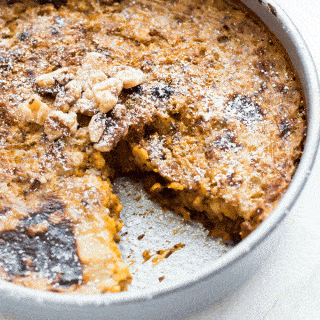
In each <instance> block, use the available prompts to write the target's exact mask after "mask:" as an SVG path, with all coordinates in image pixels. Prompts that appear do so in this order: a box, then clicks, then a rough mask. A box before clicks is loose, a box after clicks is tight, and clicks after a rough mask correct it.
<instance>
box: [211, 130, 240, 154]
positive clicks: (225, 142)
mask: <svg viewBox="0 0 320 320" xmlns="http://www.w3.org/2000/svg"><path fill="white" fill-rule="evenodd" d="M235 141H236V137H235V135H234V133H233V132H231V131H229V130H227V131H225V132H224V133H223V134H222V135H221V136H219V137H218V138H217V139H216V140H214V142H213V146H214V147H216V148H217V149H219V150H222V151H228V150H231V149H234V148H236V147H237V144H236V143H235Z"/></svg>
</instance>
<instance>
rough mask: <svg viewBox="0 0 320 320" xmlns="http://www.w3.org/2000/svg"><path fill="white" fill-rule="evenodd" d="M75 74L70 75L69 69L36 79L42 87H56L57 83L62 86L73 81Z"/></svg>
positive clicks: (62, 69)
mask: <svg viewBox="0 0 320 320" xmlns="http://www.w3.org/2000/svg"><path fill="white" fill-rule="evenodd" d="M73 77H74V76H73V74H71V73H69V68H61V69H58V70H55V71H53V72H50V73H46V74H43V75H41V76H38V77H37V78H36V83H37V84H38V86H40V87H45V88H47V87H50V86H54V85H55V84H56V82H58V83H59V84H61V85H66V84H67V83H68V82H69V81H70V80H72V79H73Z"/></svg>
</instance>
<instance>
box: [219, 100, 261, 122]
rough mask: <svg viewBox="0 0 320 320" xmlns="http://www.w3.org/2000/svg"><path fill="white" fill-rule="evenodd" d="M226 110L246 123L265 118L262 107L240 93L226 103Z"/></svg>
mask: <svg viewBox="0 0 320 320" xmlns="http://www.w3.org/2000/svg"><path fill="white" fill-rule="evenodd" d="M225 110H226V113H227V114H228V115H230V116H234V117H235V118H236V119H238V120H239V121H241V122H242V123H244V124H246V125H250V124H252V123H253V122H256V121H261V120H263V113H262V111H261V109H260V107H259V106H258V105H257V104H256V103H255V102H253V101H252V100H251V99H250V98H249V97H245V96H242V95H240V94H237V95H235V96H234V97H233V98H232V99H231V100H230V101H229V102H228V103H227V104H226V108H225Z"/></svg>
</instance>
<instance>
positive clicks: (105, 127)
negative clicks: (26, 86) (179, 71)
mask: <svg viewBox="0 0 320 320" xmlns="http://www.w3.org/2000/svg"><path fill="white" fill-rule="evenodd" d="M71 71H72V72H71ZM145 79H146V77H145V75H144V73H143V72H142V71H141V70H139V69H135V68H132V67H128V66H118V67H114V68H111V67H110V66H109V63H108V61H107V58H106V57H105V56H103V55H101V54H100V53H97V52H90V53H88V54H87V55H86V56H85V57H84V58H83V60H82V65H81V66H80V67H79V68H78V70H76V69H75V68H73V69H72V68H61V69H58V70H55V71H53V72H51V73H47V74H44V75H41V76H39V77H37V78H36V83H37V85H38V86H39V87H42V88H45V89H46V90H50V89H51V88H54V87H55V86H57V85H58V86H60V87H59V88H60V89H61V90H59V91H58V93H57V94H56V96H55V101H54V103H53V107H54V108H55V109H56V110H55V111H51V109H50V108H49V107H47V106H46V105H44V106H43V109H42V112H41V113H39V114H38V113H37V114H35V112H34V111H32V110H33V109H36V110H38V109H39V108H40V107H39V106H40V97H39V96H37V97H36V98H37V99H36V100H35V101H36V105H35V106H33V105H32V107H31V108H30V106H29V107H28V104H26V105H22V106H21V109H22V113H24V114H25V117H26V118H27V120H28V121H34V122H37V123H39V124H44V130H45V133H46V134H47V136H48V139H49V140H55V139H58V138H60V137H61V136H63V135H70V134H71V135H72V134H74V133H75V132H76V130H77V125H78V123H77V116H76V113H81V114H84V115H86V116H92V119H91V121H90V124H89V127H88V130H89V136H90V140H91V142H93V143H96V144H95V146H94V147H95V148H96V149H97V150H99V151H103V152H106V151H109V150H110V149H111V148H112V147H113V146H114V145H115V144H116V143H117V142H118V141H119V139H120V138H121V137H122V136H124V135H126V133H127V131H128V126H129V124H128V123H126V121H125V118H126V107H125V106H119V107H118V108H117V112H116V113H115V114H114V115H113V116H112V117H106V116H103V114H106V113H107V112H109V111H110V110H112V109H113V108H114V107H115V106H116V105H117V103H118V97H119V95H120V93H121V91H122V89H123V88H125V89H129V88H132V87H134V86H137V85H140V84H141V83H142V82H144V81H145ZM27 107H28V108H29V109H31V110H29V109H28V110H27V111H25V109H26V108H27ZM37 108H38V109H37ZM49 112H50V114H49Z"/></svg>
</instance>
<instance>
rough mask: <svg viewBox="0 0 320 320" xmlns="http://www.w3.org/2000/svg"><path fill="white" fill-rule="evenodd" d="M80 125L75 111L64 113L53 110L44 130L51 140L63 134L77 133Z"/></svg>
mask: <svg viewBox="0 0 320 320" xmlns="http://www.w3.org/2000/svg"><path fill="white" fill-rule="evenodd" d="M77 127H78V121H77V114H76V113H74V112H69V113H63V112H62V111H58V110H54V111H51V112H50V113H49V115H48V117H47V119H46V121H45V123H44V132H45V133H46V135H47V137H48V139H49V140H50V141H53V140H56V139H58V138H60V137H62V136H66V135H69V134H75V133H76V131H77Z"/></svg>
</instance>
